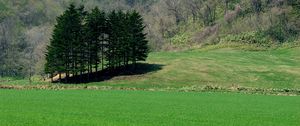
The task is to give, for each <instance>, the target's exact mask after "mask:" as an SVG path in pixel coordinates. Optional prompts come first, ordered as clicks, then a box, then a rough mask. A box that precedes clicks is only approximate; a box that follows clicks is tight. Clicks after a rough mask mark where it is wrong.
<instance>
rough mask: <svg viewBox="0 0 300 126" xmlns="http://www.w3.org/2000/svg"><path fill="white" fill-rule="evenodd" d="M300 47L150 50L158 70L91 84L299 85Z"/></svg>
mask: <svg viewBox="0 0 300 126" xmlns="http://www.w3.org/2000/svg"><path fill="white" fill-rule="evenodd" d="M299 50H300V48H292V49H277V50H271V51H244V50H240V49H234V48H221V49H207V50H205V49H202V50H193V51H185V52H159V53H151V54H150V56H149V59H148V61H147V62H148V63H150V64H158V65H161V70H157V71H153V72H150V73H148V74H145V75H141V76H133V77H116V78H113V79H112V80H110V81H105V82H101V83H92V84H90V85H108V86H124V87H139V88H151V87H157V88H161V87H184V86H205V85H213V86H221V87H231V86H241V87H254V88H279V89H280V88H292V89H299V88H300V51H299Z"/></svg>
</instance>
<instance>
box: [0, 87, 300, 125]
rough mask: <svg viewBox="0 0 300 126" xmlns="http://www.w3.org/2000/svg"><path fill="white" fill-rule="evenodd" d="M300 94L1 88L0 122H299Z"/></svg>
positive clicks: (65, 123) (44, 123)
mask: <svg viewBox="0 0 300 126" xmlns="http://www.w3.org/2000/svg"><path fill="white" fill-rule="evenodd" d="M299 105H300V97H299V96H296V97H287V96H266V95H246V94H236V93H179V92H145V91H91V90H64V91H54V90H39V91H36V90H0V125H1V126H17V125H22V126H26V125H28V126H29V125H30V126H40V125H43V126H47V125H49V126H61V125H68V126H70V125H71V126H72V125H76V126H80V125H90V126H91V125H101V126H102V125H110V126H126V125H130V126H143V125H148V126H158V125H160V126H164V125H170V126H182V125H186V126H192V125H194V126H234V125H237V126H241V125H242V126H299V125H300V120H299V119H300V107H299Z"/></svg>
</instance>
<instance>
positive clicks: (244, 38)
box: [220, 32, 272, 46]
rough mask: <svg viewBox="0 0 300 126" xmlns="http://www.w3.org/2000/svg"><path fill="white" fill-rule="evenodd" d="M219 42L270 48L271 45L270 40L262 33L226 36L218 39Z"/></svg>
mask: <svg viewBox="0 0 300 126" xmlns="http://www.w3.org/2000/svg"><path fill="white" fill-rule="evenodd" d="M220 42H221V43H226V42H235V43H245V44H256V45H261V46H271V44H272V41H271V39H268V37H267V36H266V35H265V34H264V33H263V32H245V33H241V34H237V35H226V36H225V37H223V38H221V39H220Z"/></svg>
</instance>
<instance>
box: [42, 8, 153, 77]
mask: <svg viewBox="0 0 300 126" xmlns="http://www.w3.org/2000/svg"><path fill="white" fill-rule="evenodd" d="M144 28H145V26H144V24H143V18H142V16H141V15H140V14H139V13H138V12H136V11H128V12H126V13H124V12H123V11H112V12H110V13H105V12H104V11H101V10H99V9H98V8H97V7H96V8H94V9H93V10H92V11H91V12H87V11H85V10H84V7H83V6H81V7H78V8H77V7H76V6H75V5H73V4H71V5H70V6H69V7H68V9H67V10H66V11H65V12H64V13H63V14H62V15H61V16H59V17H58V18H57V24H56V25H55V27H54V31H53V35H52V39H51V42H50V45H49V46H48V47H47V52H46V61H47V62H46V64H45V72H46V73H47V74H50V75H51V76H52V77H53V76H54V75H57V74H58V75H59V80H61V78H62V77H61V75H62V74H65V79H64V80H66V81H68V78H70V76H77V75H79V77H80V76H81V75H83V74H88V75H89V74H91V73H93V72H98V71H100V70H104V69H110V70H114V69H116V68H119V67H122V66H127V65H129V64H136V63H137V61H145V60H146V58H147V55H148V46H147V43H148V41H147V40H146V34H144V33H143V30H144ZM88 79H89V77H88Z"/></svg>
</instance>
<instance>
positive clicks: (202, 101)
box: [0, 46, 300, 126]
mask: <svg viewBox="0 0 300 126" xmlns="http://www.w3.org/2000/svg"><path fill="white" fill-rule="evenodd" d="M247 48H248V47H247ZM247 50H249V48H248V49H246V50H245V49H241V48H240V47H238V48H234V47H231V46H230V47H222V46H212V47H207V48H204V49H196V50H189V51H183V52H182V51H181V52H156V53H150V55H149V58H148V61H147V63H148V64H149V65H146V67H145V66H144V67H143V69H142V71H144V72H145V71H147V72H146V73H145V74H141V75H134V76H117V77H114V78H112V79H110V80H108V81H104V82H94V83H89V84H84V85H83V84H82V85H61V84H50V83H48V82H42V81H37V80H36V81H34V82H33V83H32V84H31V85H30V84H29V83H28V80H26V79H15V78H0V87H1V86H4V87H5V86H7V85H9V86H16V87H17V89H18V88H20V87H22V86H23V87H25V88H21V89H26V90H0V125H1V126H2V125H3V126H17V125H30V126H31V125H36V126H38V125H50V126H57V125H76V126H78V125H109V126H123V125H130V126H132V125H133V126H134V125H136V126H140V125H152V126H157V125H170V126H174V125H187V126H190V125H195V126H199V125H200V126H233V125H243V126H299V125H300V120H299V119H300V107H299V106H300V97H299V96H293V97H291V96H275V95H274V96H272V95H257V94H252V95H250V94H243V93H234V92H231V93H225V92H227V91H226V90H221V91H216V92H213V93H210V92H208V91H212V90H207V91H206V92H202V93H196V92H179V91H182V90H180V89H193V88H191V87H206V86H213V87H222V88H224V89H231V88H232V87H247V88H254V89H255V88H258V89H274V88H275V89H282V90H283V91H285V90H286V89H294V90H296V91H297V90H298V93H295V92H293V93H291V94H292V95H297V94H299V92H300V91H299V89H300V51H299V50H300V48H299V47H298V48H278V49H273V50H267V51H247ZM49 85H50V88H49ZM51 85H52V86H55V87H58V89H71V88H72V89H74V88H75V89H95V87H96V88H97V87H106V88H107V89H105V91H104V90H102V91H101V90H57V91H56V90H32V88H26V86H29V87H30V86H40V87H42V88H41V89H53V88H52V87H51ZM44 87H45V88H44ZM77 87H78V88H77ZM89 87H91V88H89ZM123 88H125V89H126V88H133V89H137V90H139V91H125V90H124V89H123ZM169 88H170V89H175V90H165V89H169ZM28 89H31V90H28ZM39 89H40V88H39ZM55 89H56V88H55ZM114 89H117V90H114ZM143 89H148V90H152V89H153V92H149V91H141V90H143ZM160 89H162V92H159V91H157V90H160ZM176 89H179V90H176ZM126 90H127V89H126ZM155 90H156V91H155ZM183 91H185V90H183ZM188 91H190V90H188ZM249 93H250V92H249ZM252 93H253V92H252ZM254 93H256V92H254ZM281 93H282V92H277V93H275V94H281ZM267 94H268V93H267ZM270 94H272V93H270ZM287 94H289V93H287Z"/></svg>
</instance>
